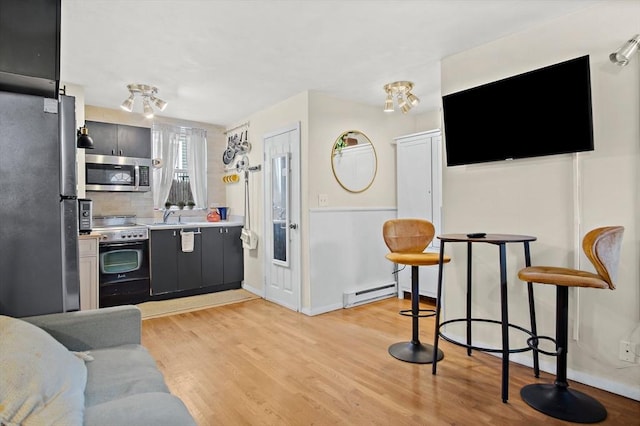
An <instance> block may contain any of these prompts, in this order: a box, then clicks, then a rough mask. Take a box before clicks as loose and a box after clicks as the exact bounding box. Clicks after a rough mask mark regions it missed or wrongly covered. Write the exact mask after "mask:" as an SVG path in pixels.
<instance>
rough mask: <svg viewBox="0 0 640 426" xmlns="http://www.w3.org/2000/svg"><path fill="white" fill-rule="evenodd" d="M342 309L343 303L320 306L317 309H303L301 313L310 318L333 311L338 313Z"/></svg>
mask: <svg viewBox="0 0 640 426" xmlns="http://www.w3.org/2000/svg"><path fill="white" fill-rule="evenodd" d="M338 309H342V303H335V304H333V305H326V306H319V307H316V308H302V309H301V310H300V312H302V313H303V314H305V315H308V316H310V317H312V316H314V315H320V314H324V313H327V312H331V311H337V310H338Z"/></svg>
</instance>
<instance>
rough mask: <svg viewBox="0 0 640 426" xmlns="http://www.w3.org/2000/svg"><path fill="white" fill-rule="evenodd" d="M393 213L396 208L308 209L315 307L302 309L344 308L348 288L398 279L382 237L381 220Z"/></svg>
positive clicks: (314, 312) (310, 312)
mask: <svg viewBox="0 0 640 426" xmlns="http://www.w3.org/2000/svg"><path fill="white" fill-rule="evenodd" d="M395 217H396V209H395V208H341V209H324V208H318V209H311V210H310V227H309V228H310V231H309V245H310V254H309V255H310V260H309V264H310V281H311V282H310V284H311V285H310V287H311V297H310V305H311V306H309V307H305V309H303V312H304V313H306V314H308V315H317V314H321V313H324V312H328V311H332V310H336V309H341V308H342V307H343V294H344V292H345V291H350V290H362V289H368V288H371V287H376V286H381V285H384V284H389V283H391V282H394V281H395V277H394V275H393V263H391V262H389V261H388V260H386V259H385V257H384V256H385V254H387V253H388V249H387V246H386V245H385V244H384V240H383V239H382V224H383V223H384V222H385V221H386V220H389V219H394V218H395Z"/></svg>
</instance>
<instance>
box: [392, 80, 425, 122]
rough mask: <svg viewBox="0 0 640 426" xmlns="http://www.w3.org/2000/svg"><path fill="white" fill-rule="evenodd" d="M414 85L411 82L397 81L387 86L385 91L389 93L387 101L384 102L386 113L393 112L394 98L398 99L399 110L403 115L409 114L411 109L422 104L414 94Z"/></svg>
mask: <svg viewBox="0 0 640 426" xmlns="http://www.w3.org/2000/svg"><path fill="white" fill-rule="evenodd" d="M411 89H413V83H412V82H410V81H395V82H393V83H389V84H385V85H384V91H385V92H386V93H387V99H386V101H385V102H384V112H393V111H394V109H393V97H394V96H395V97H396V102H397V103H398V108H400V110H401V111H402V112H403V113H405V114H406V113H407V112H409V110H411V108H413V107H414V106H416V105H418V103H420V99H418V97H417V96H416V95H414V94H413V93H411Z"/></svg>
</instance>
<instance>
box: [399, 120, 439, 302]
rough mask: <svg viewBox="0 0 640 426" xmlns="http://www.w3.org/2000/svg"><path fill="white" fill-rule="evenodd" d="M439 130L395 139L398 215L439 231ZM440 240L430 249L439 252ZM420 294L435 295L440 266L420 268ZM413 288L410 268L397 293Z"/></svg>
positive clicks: (405, 270)
mask: <svg viewBox="0 0 640 426" xmlns="http://www.w3.org/2000/svg"><path fill="white" fill-rule="evenodd" d="M440 140H441V138H440V132H439V131H436V132H425V133H418V134H414V135H408V136H405V137H400V138H397V139H396V143H397V152H396V158H397V183H398V189H397V197H398V198H397V202H398V218H421V219H427V220H428V221H430V222H432V223H433V224H434V226H435V228H436V235H438V234H439V233H440V229H441V228H440V196H441V188H440V185H441V179H440V173H441V171H440V170H441V169H440V164H439V158H440ZM438 248H439V245H438V240H437V239H435V238H434V241H433V242H432V243H431V245H429V247H428V248H427V251H434V252H437V251H438ZM419 280H420V294H422V295H425V296H428V297H435V296H436V289H437V280H438V268H437V267H435V266H429V267H420V278H419ZM405 291H407V292H410V291H411V268H410V267H407V268H405V269H404V270H402V271H401V272H400V273H399V274H398V295H399V296H402V292H405Z"/></svg>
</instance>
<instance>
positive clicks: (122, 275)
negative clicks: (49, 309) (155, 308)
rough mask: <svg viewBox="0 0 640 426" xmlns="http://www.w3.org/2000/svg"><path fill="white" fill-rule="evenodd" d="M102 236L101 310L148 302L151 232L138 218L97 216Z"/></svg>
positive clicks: (96, 228) (95, 227)
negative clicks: (138, 223)
mask: <svg viewBox="0 0 640 426" xmlns="http://www.w3.org/2000/svg"><path fill="white" fill-rule="evenodd" d="M93 223H94V228H93V230H94V232H98V233H100V235H101V237H100V244H99V249H100V250H99V253H100V254H99V261H98V263H99V269H100V279H99V281H100V291H99V299H100V300H99V306H100V307H101V308H104V307H107V306H116V305H126V304H135V303H140V302H144V301H146V300H149V295H150V279H149V276H150V274H149V230H148V229H147V227H146V226H144V225H137V224H136V217H135V216H95V217H94V218H93Z"/></svg>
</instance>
